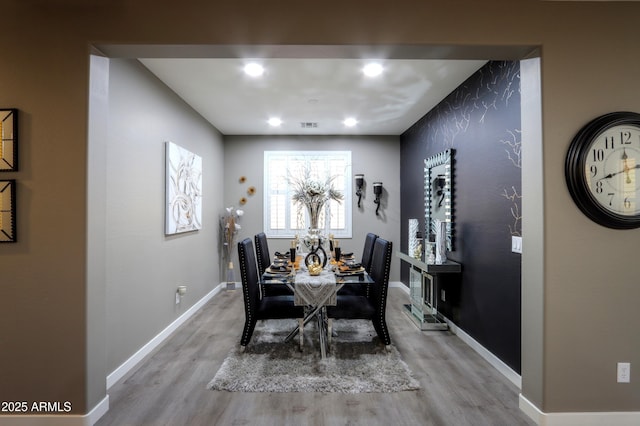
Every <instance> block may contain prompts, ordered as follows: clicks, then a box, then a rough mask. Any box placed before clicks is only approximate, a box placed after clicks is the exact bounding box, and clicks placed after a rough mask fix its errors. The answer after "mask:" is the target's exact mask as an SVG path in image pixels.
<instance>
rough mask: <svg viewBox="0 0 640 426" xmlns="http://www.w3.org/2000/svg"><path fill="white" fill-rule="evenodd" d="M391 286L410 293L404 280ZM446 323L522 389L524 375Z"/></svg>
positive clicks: (446, 319)
mask: <svg viewBox="0 0 640 426" xmlns="http://www.w3.org/2000/svg"><path fill="white" fill-rule="evenodd" d="M389 287H400V288H401V289H402V290H403V291H404V292H405V293H407V294H409V287H407V286H406V285H404V284H402V282H399V281H394V282H390V283H389ZM443 318H444V320H445V321H446V323H447V324H448V325H449V330H450V331H451V332H452V333H453V334H455V335H456V336H458V338H459V339H460V340H462V341H463V342H465V343H466V344H467V345H469V346H470V347H471V349H473V350H474V351H476V352H477V353H478V354H479V355H480V356H481V357H482V358H484V359H485V361H487V362H488V363H489V364H491V365H492V366H493V367H494V368H495V369H496V370H498V371H499V372H500V373H502V375H503V376H505V377H506V378H507V379H508V380H509V381H510V382H511V383H513V384H514V385H516V386H517V387H518V389H522V377H521V376H520V375H519V374H518V373H516V372H515V371H513V369H512V368H511V367H509V366H508V365H507V364H505V363H504V362H502V361H501V360H500V358H498V357H497V356H495V355H494V354H492V353H491V352H490V351H489V350H488V349H487V348H485V347H484V346H482V345H481V344H480V343H478V342H477V341H476V340H475V339H474V338H473V337H471V336H469V335H468V334H467V333H465V332H464V330H462V329H461V328H458V326H457V325H456V324H454V322H453V321H451V320H450V319H449V318H447V317H443Z"/></svg>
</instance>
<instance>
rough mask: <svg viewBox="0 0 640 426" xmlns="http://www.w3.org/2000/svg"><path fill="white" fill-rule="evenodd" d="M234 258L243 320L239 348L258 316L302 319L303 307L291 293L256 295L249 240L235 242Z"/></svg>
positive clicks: (300, 320) (256, 284)
mask: <svg viewBox="0 0 640 426" xmlns="http://www.w3.org/2000/svg"><path fill="white" fill-rule="evenodd" d="M238 259H239V261H240V275H241V277H242V295H243V297H244V314H245V322H244V329H243V330H242V338H241V339H240V347H241V350H243V351H244V349H245V347H246V346H247V345H248V344H249V341H250V340H251V336H252V335H253V330H254V329H255V327H256V323H257V321H258V320H269V319H286V318H295V319H298V323H299V324H300V323H302V319H303V318H304V308H303V307H302V306H295V305H294V304H293V295H291V294H289V295H286V296H264V297H260V286H259V275H258V269H257V267H256V258H255V254H254V251H253V242H252V241H251V239H250V238H245V239H244V240H242V241H240V242H239V243H238Z"/></svg>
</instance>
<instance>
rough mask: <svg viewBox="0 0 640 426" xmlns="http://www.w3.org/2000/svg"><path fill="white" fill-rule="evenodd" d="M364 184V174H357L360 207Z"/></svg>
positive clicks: (357, 192)
mask: <svg viewBox="0 0 640 426" xmlns="http://www.w3.org/2000/svg"><path fill="white" fill-rule="evenodd" d="M363 185H364V175H362V174H360V175H356V188H357V189H356V195H357V196H358V208H360V200H361V199H362V186H363Z"/></svg>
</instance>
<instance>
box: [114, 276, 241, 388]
mask: <svg viewBox="0 0 640 426" xmlns="http://www.w3.org/2000/svg"><path fill="white" fill-rule="evenodd" d="M226 285H227V284H226V283H222V284H219V285H218V286H216V287H215V288H214V289H213V290H211V291H210V292H209V293H208V294H207V295H206V296H204V297H203V298H202V299H200V300H199V301H198V302H196V303H194V304H193V306H191V307H190V308H189V309H188V310H187V311H186V312H185V313H184V314H182V315H180V316H179V317H178V318H177V319H176V320H175V321H173V322H172V323H171V324H169V326H168V327H167V328H165V329H164V330H162V331H161V332H160V333H158V335H157V336H156V337H154V338H153V339H151V340H150V341H149V342H148V343H147V344H145V345H144V346H143V347H142V348H140V349H139V350H138V352H136V353H135V354H133V355H132V356H131V357H130V358H129V359H128V360H126V361H125V362H124V363H122V365H120V366H119V367H118V368H116V369H115V370H114V371H113V372H112V373H111V374H109V375H108V376H107V390H109V389H110V388H111V386H113V385H114V384H115V383H116V382H117V381H118V380H120V379H121V378H123V377H124V376H125V374H127V373H128V372H129V371H131V370H132V369H133V368H135V366H136V365H138V363H139V362H140V361H142V360H143V359H144V358H145V357H146V356H147V355H149V354H150V353H151V352H152V351H153V350H154V349H156V348H157V347H158V346H160V345H161V344H162V342H164V340H165V339H166V338H167V337H169V336H170V335H171V333H173V332H174V331H175V330H176V329H177V328H178V327H180V326H181V325H182V324H184V323H185V322H186V321H187V320H188V319H189V318H191V316H193V314H195V313H196V312H198V310H199V309H200V308H202V307H203V306H204V305H205V304H206V303H207V302H208V301H209V300H211V298H212V297H213V296H215V295H216V294H218V293H220V291H221V290H222V289H224V288H226ZM236 286H237V283H236Z"/></svg>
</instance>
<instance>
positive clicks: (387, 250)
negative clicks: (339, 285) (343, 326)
mask: <svg viewBox="0 0 640 426" xmlns="http://www.w3.org/2000/svg"><path fill="white" fill-rule="evenodd" d="M392 247H393V244H392V243H391V241H387V240H385V239H382V238H376V240H375V242H374V244H373V254H372V258H371V272H370V273H369V275H370V276H371V278H372V280H373V281H374V283H372V284H370V285H369V286H370V289H369V293H368V294H367V295H364V296H362V295H350V294H349V295H341V294H338V296H337V303H336V305H335V306H327V316H328V318H329V319H330V320H331V319H366V320H371V322H372V323H373V327H374V329H375V330H376V333H377V334H378V337H379V338H380V340H381V341H382V343H384V345H385V346H389V345H390V344H391V337H390V336H389V330H388V328H387V320H386V308H387V293H388V290H389V269H390V268H391V252H392ZM345 287H346V286H345ZM343 288H344V287H343Z"/></svg>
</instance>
